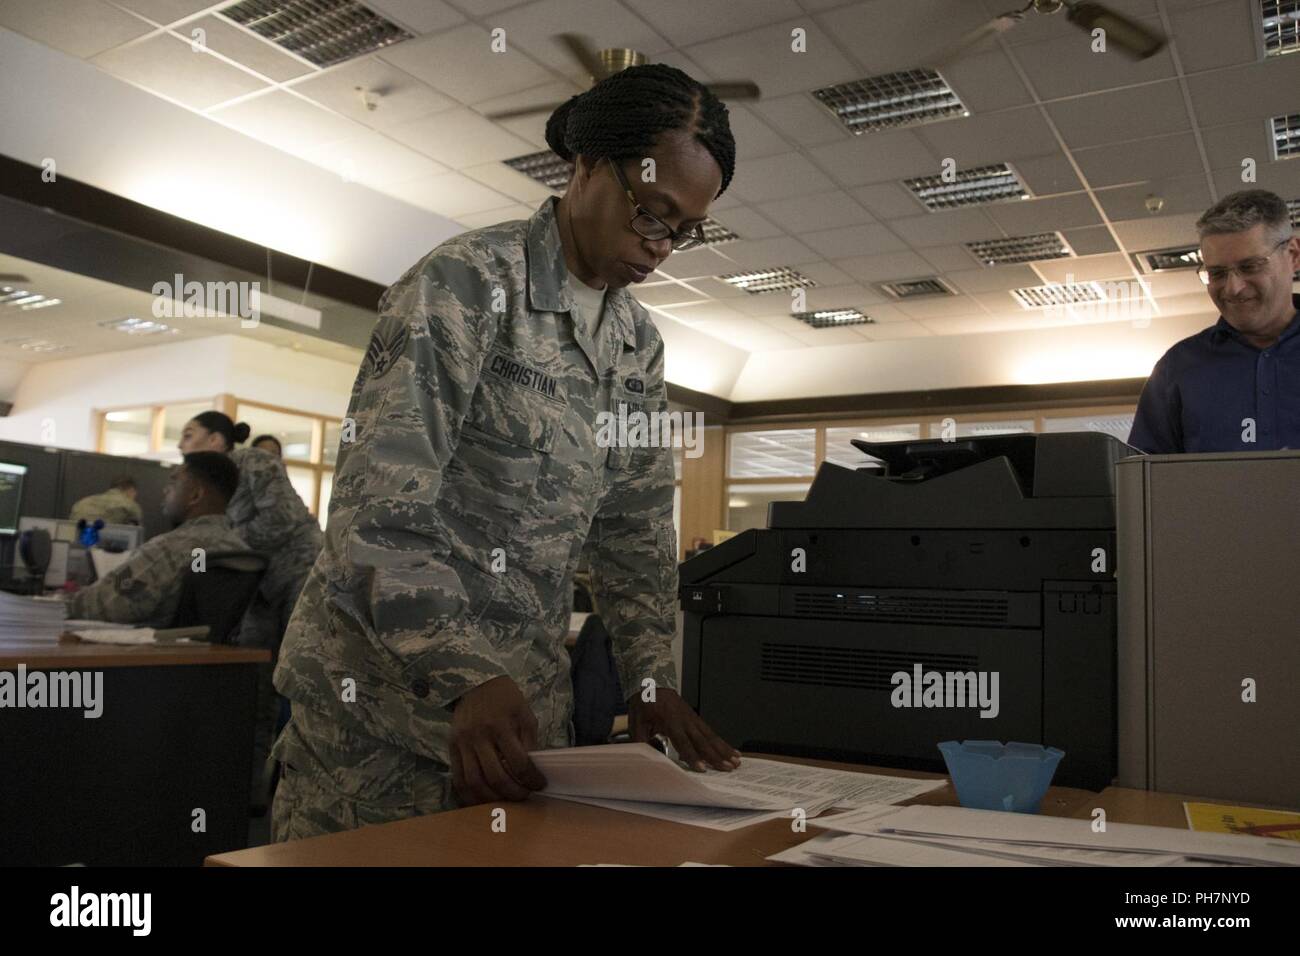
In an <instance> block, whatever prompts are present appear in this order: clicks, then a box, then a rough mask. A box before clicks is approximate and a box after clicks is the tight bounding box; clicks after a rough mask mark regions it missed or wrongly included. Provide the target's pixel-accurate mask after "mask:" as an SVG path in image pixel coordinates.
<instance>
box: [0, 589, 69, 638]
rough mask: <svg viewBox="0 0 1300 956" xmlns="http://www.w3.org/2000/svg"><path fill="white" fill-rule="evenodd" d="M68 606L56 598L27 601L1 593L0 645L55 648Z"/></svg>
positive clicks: (26, 597)
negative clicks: (6, 643) (19, 644)
mask: <svg viewBox="0 0 1300 956" xmlns="http://www.w3.org/2000/svg"><path fill="white" fill-rule="evenodd" d="M66 615H67V605H66V604H64V603H63V601H61V600H60V599H59V598H57V597H51V598H47V597H29V596H27V595H23V594H10V593H9V592H8V591H0V643H5V642H10V643H12V642H19V641H20V642H24V643H25V642H29V641H37V642H40V643H43V644H57V643H58V640H59V636H60V635H61V634H62V633H63V619H64V617H65V616H66Z"/></svg>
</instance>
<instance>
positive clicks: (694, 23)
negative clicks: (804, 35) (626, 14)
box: [624, 0, 803, 47]
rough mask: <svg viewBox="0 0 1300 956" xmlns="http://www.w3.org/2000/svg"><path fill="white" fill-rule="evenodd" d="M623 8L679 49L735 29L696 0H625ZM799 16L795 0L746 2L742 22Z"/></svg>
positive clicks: (754, 24)
mask: <svg viewBox="0 0 1300 956" xmlns="http://www.w3.org/2000/svg"><path fill="white" fill-rule="evenodd" d="M624 6H627V7H631V8H632V10H633V11H634V12H635V13H636V14H637V15H638V16H640V17H641V18H642V19H643V20H645V21H646V22H647V23H649V24H650V25H651V26H652V27H654V28H655V29H656V30H657V31H658V32H659V33H660V34H661V35H662V36H664V37H666V38H667V39H668V40H669V41H670V42H671V43H672V44H673V45H674V46H679V47H685V46H689V45H690V44H692V43H699V42H700V41H702V40H712V39H713V38H714V37H720V36H725V35H726V34H728V33H732V32H734V31H735V29H736V26H737V23H736V20H735V19H733V18H732V17H728V16H719V9H718V7H717V6H716V5H715V4H710V3H700V2H699V0H624ZM802 14H803V11H802V10H801V9H799V5H798V4H797V3H795V2H794V0H746V2H745V8H744V14H743V21H744V25H745V26H748V27H758V26H763V25H764V24H767V23H776V22H779V21H781V20H788V19H790V18H791V17H798V16H801V15H802Z"/></svg>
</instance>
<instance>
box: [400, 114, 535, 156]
mask: <svg viewBox="0 0 1300 956" xmlns="http://www.w3.org/2000/svg"><path fill="white" fill-rule="evenodd" d="M385 133H386V134H387V135H388V136H391V137H392V138H393V139H395V140H397V141H398V142H399V143H404V144H406V145H407V146H410V147H411V148H412V149H414V150H418V151H419V152H421V153H424V154H425V155H426V156H431V157H432V158H434V159H436V160H437V161H438V162H440V163H443V164H444V165H446V166H450V167H451V168H453V169H460V168H461V167H462V166H478V165H481V164H483V163H486V162H491V161H493V160H503V159H509V158H511V157H513V156H523V155H525V154H527V153H531V152H534V150H533V147H532V146H531V145H530V144H529V143H527V142H525V141H524V140H522V139H520V138H519V137H517V136H514V135H512V134H510V133H507V132H506V131H505V130H503V129H501V128H499V127H498V126H497V125H496V124H495V123H493V122H491V121H490V120H486V119H484V118H483V117H482V116H480V115H479V114H478V113H476V112H474V111H473V110H469V109H453V110H443V111H441V112H439V113H434V114H432V115H431V116H425V117H422V118H420V119H417V120H413V121H411V122H409V123H400V124H398V125H397V126H393V127H390V128H389V129H387V130H385Z"/></svg>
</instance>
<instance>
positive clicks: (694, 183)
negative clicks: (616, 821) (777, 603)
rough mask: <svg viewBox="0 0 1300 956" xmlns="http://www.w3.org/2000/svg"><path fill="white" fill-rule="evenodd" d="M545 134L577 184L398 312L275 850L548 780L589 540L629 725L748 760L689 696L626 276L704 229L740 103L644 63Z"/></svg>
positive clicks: (639, 332) (341, 498)
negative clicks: (542, 760) (577, 584)
mask: <svg viewBox="0 0 1300 956" xmlns="http://www.w3.org/2000/svg"><path fill="white" fill-rule="evenodd" d="M546 139H547V142H548V143H549V144H550V146H551V148H552V149H553V150H555V152H556V153H558V154H559V155H560V156H562V157H564V158H565V159H567V160H570V161H572V163H573V172H572V176H571V178H570V180H569V183H568V188H567V189H566V191H565V193H564V195H563V196H562V197H550V198H548V199H546V200H545V201H544V202H542V204H541V205H540V206H539V207H538V209H537V211H536V212H535V213H534V214H533V216H532V218H531V219H529V220H527V221H515V222H506V223H501V224H499V225H496V226H489V227H487V228H484V229H477V230H474V231H471V232H466V233H463V234H461V235H458V236H456V237H454V238H452V239H450V240H448V241H447V242H444V243H443V244H442V245H440V246H439V247H438V248H436V249H434V250H433V252H431V253H430V254H429V255H427V256H426V257H425V258H424V259H423V260H422V261H420V262H418V263H416V264H415V265H414V266H412V267H411V269H409V270H408V271H407V273H406V274H405V275H404V276H403V277H402V278H401V279H399V280H398V282H397V283H396V284H395V285H393V286H392V287H391V288H389V289H388V291H387V292H386V293H385V294H384V296H383V298H382V299H381V301H380V317H379V322H378V324H377V325H376V326H375V329H374V332H373V334H372V336H371V339H370V345H369V348H368V349H367V351H366V356H365V359H364V361H363V362H362V363H361V368H360V371H359V372H358V374H357V378H356V382H355V384H354V385H353V389H352V400H351V404H350V406H349V408H348V413H347V418H346V419H345V420H344V422H345V426H346V427H345V429H344V431H343V440H342V441H341V443H340V446H339V456H338V465H337V471H336V472H335V480H334V488H333V495H332V498H331V502H330V520H329V526H328V528H327V529H326V535H325V537H326V542H325V548H324V550H323V551H322V552H321V557H320V560H318V561H317V563H316V565H315V567H314V568H313V569H312V572H311V574H310V576H309V577H308V579H307V584H306V586H305V587H304V589H303V593H302V598H301V599H300V600H299V602H298V606H297V608H296V609H295V610H294V614H293V618H292V620H291V621H290V622H289V630H288V632H287V633H286V634H285V640H284V646H283V648H282V650H281V654H280V663H279V666H278V667H277V668H276V673H275V679H276V686H277V687H278V688H279V689H280V691H281V692H282V693H284V694H285V696H287V697H289V698H290V699H291V700H292V701H293V716H292V718H291V719H290V722H289V725H288V726H287V727H286V728H285V730H284V732H283V733H282V734H281V735H280V738H279V740H278V741H277V742H276V748H275V752H276V755H277V756H278V757H279V758H280V759H281V760H282V761H283V767H284V771H283V772H284V776H283V779H282V780H281V783H280V788H279V790H278V791H277V793H276V799H275V809H274V814H273V819H272V835H273V838H274V839H277V840H287V839H296V838H299V837H306V836H312V835H315V834H319V833H327V832H330V831H334V830H343V829H349V828H352V827H357V826H360V825H362V824H366V823H380V822H384V821H387V820H396V819H399V818H402V817H408V816H412V815H415V814H421V813H432V812H435V811H438V810H444V809H449V808H451V807H455V806H457V805H458V804H459V805H464V804H472V803H483V802H486V801H497V800H503V799H508V800H521V799H524V798H525V797H527V796H528V794H529V792H530V791H533V790H537V789H540V788H541V787H542V786H544V785H545V781H544V780H543V778H542V776H541V774H540V773H539V772H538V770H537V768H536V767H535V766H534V764H533V762H532V760H531V759H530V758H529V756H528V752H529V751H530V750H535V749H538V748H545V747H564V746H569V745H572V743H573V742H574V732H573V724H572V711H573V700H572V688H571V681H570V674H569V655H568V652H567V651H566V650H565V646H564V642H565V637H566V636H567V633H568V621H569V609H570V605H571V603H572V600H573V577H574V572H575V569H576V568H577V565H578V563H579V559H580V558H581V557H582V556H583V552H584V550H585V551H586V552H587V556H588V559H589V564H590V568H591V579H592V586H593V591H594V596H595V600H596V604H597V606H598V607H599V608H600V611H601V615H602V618H603V620H604V623H605V626H606V628H607V630H608V632H609V634H610V638H611V642H612V647H613V651H614V655H615V657H616V661H617V667H618V672H619V678H620V683H621V686H622V691H621V693H622V695H623V696H624V697H626V698H627V699H628V711H629V723H630V728H631V731H632V735H633V738H634V739H636V740H640V741H648V740H650V739H651V738H652V737H655V736H658V735H662V736H664V737H667V738H668V739H670V740H671V741H672V743H673V745H674V746H675V747H676V748H677V750H678V751H679V752H680V753H681V755H682V756H683V758H684V759H686V760H687V761H688V762H689V763H691V764H692V765H693V766H695V767H696V768H697V769H700V770H703V769H705V768H706V767H708V766H712V767H714V768H716V769H719V770H729V769H732V768H734V767H735V766H737V765H738V763H739V758H740V755H739V754H738V753H737V752H736V751H735V750H734V749H733V748H732V747H730V746H729V745H728V744H727V743H725V742H724V741H723V740H721V739H720V738H718V736H717V735H716V734H714V733H713V731H712V730H711V729H710V728H709V727H708V725H707V724H705V722H704V721H703V720H701V719H700V717H699V716H698V715H697V714H696V713H695V712H694V711H693V710H692V709H691V708H690V707H689V706H688V705H687V704H686V703H685V701H683V699H682V698H681V697H680V696H679V695H678V694H677V692H676V691H675V690H673V688H674V687H676V686H677V674H676V669H675V667H674V664H673V657H672V650H671V648H672V641H673V637H674V633H675V630H676V622H675V605H676V591H677V562H676V557H677V541H676V534H675V532H674V530H673V459H672V449H671V447H670V442H665V441H663V440H662V439H663V432H662V431H659V430H658V429H656V428H655V427H654V426H650V427H649V428H647V427H644V426H645V425H646V424H648V423H649V422H651V421H655V422H659V423H662V422H663V418H662V417H654V418H651V416H661V413H664V412H666V410H667V406H668V399H667V393H666V389H665V385H664V347H663V342H662V340H661V339H660V336H659V332H658V330H657V329H656V328H655V327H654V323H652V322H651V321H650V317H649V315H648V314H647V313H646V310H645V309H644V308H642V306H641V305H640V304H639V303H638V302H637V301H636V299H634V298H633V297H632V295H631V294H630V292H629V291H628V287H629V286H631V285H633V284H635V283H638V282H641V281H643V280H645V279H646V278H647V277H648V276H650V274H651V273H653V272H654V271H655V269H656V268H657V267H658V266H659V264H660V263H662V262H663V261H664V260H665V259H666V258H668V255H669V254H670V253H671V252H672V251H673V250H680V249H688V248H691V247H693V246H697V245H699V244H700V243H702V242H703V239H704V236H703V223H704V221H705V218H706V217H707V216H708V214H709V205H710V203H711V202H712V201H713V200H714V199H715V198H716V197H717V196H719V195H721V193H722V191H723V190H724V189H725V188H726V187H727V184H728V183H729V182H730V181H731V177H732V173H733V171H734V166H735V154H736V147H735V142H734V140H733V139H732V136H731V130H730V127H729V124H728V120H727V109H726V107H725V106H724V105H723V104H722V103H721V102H720V101H719V100H718V99H717V98H716V97H715V96H714V95H713V93H711V92H710V91H709V90H708V89H707V88H706V87H704V86H703V85H701V84H700V83H698V82H697V81H695V80H694V79H692V78H691V77H689V76H687V75H686V74H685V73H683V72H682V71H680V70H677V69H674V68H672V67H670V66H664V65H660V64H655V65H651V66H636V67H630V68H628V69H626V70H624V71H622V72H621V73H617V74H615V75H613V76H611V77H609V78H607V79H605V80H602V81H601V82H600V83H598V84H597V85H596V86H594V87H592V89H590V90H589V91H587V92H586V93H583V94H581V95H579V96H575V97H573V98H572V99H570V100H569V101H568V102H567V103H565V104H564V105H563V106H561V107H560V108H559V109H557V110H556V111H555V113H554V115H552V116H551V118H550V121H549V122H548V123H547V125H546ZM638 420H639V421H640V422H641V423H642V426H643V427H641V428H640V429H639V430H638V428H637V426H636V425H635V424H633V426H632V429H631V431H628V430H627V429H626V428H618V434H617V435H615V434H614V431H615V426H614V423H615V422H617V421H621V422H623V424H624V425H627V423H628V422H629V421H631V422H634V423H635V422H637V421H638Z"/></svg>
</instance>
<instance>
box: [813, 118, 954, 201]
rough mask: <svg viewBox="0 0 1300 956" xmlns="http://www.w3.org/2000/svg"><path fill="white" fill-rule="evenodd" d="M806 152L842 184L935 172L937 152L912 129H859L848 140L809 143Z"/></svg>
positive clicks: (937, 169) (881, 180)
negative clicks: (862, 131) (812, 145)
mask: <svg viewBox="0 0 1300 956" xmlns="http://www.w3.org/2000/svg"><path fill="white" fill-rule="evenodd" d="M951 122H954V121H949V122H948V123H936V124H933V125H936V126H943V125H949V124H950V123H951ZM963 122H964V121H963ZM808 153H809V155H811V156H812V157H813V159H814V160H815V161H816V162H817V164H818V165H819V166H820V167H821V168H822V169H824V170H826V171H827V172H828V173H830V175H832V176H834V177H835V178H836V179H837V180H839V181H840V182H841V183H843V184H844V185H846V186H864V185H867V184H869V183H881V182H885V181H887V180H891V179H906V178H909V177H912V176H927V175H931V174H937V173H938V172H939V160H938V158H937V156H936V155H935V154H934V153H932V152H931V151H930V150H929V149H928V148H927V147H926V145H925V143H923V142H922V141H921V139H920V137H919V136H918V135H917V133H916V132H915V131H913V130H886V131H882V132H879V133H863V134H862V135H861V136H854V137H853V138H852V139H849V140H844V141H841V142H838V143H832V144H830V145H827V146H816V147H813V148H812V149H809V150H808Z"/></svg>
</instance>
